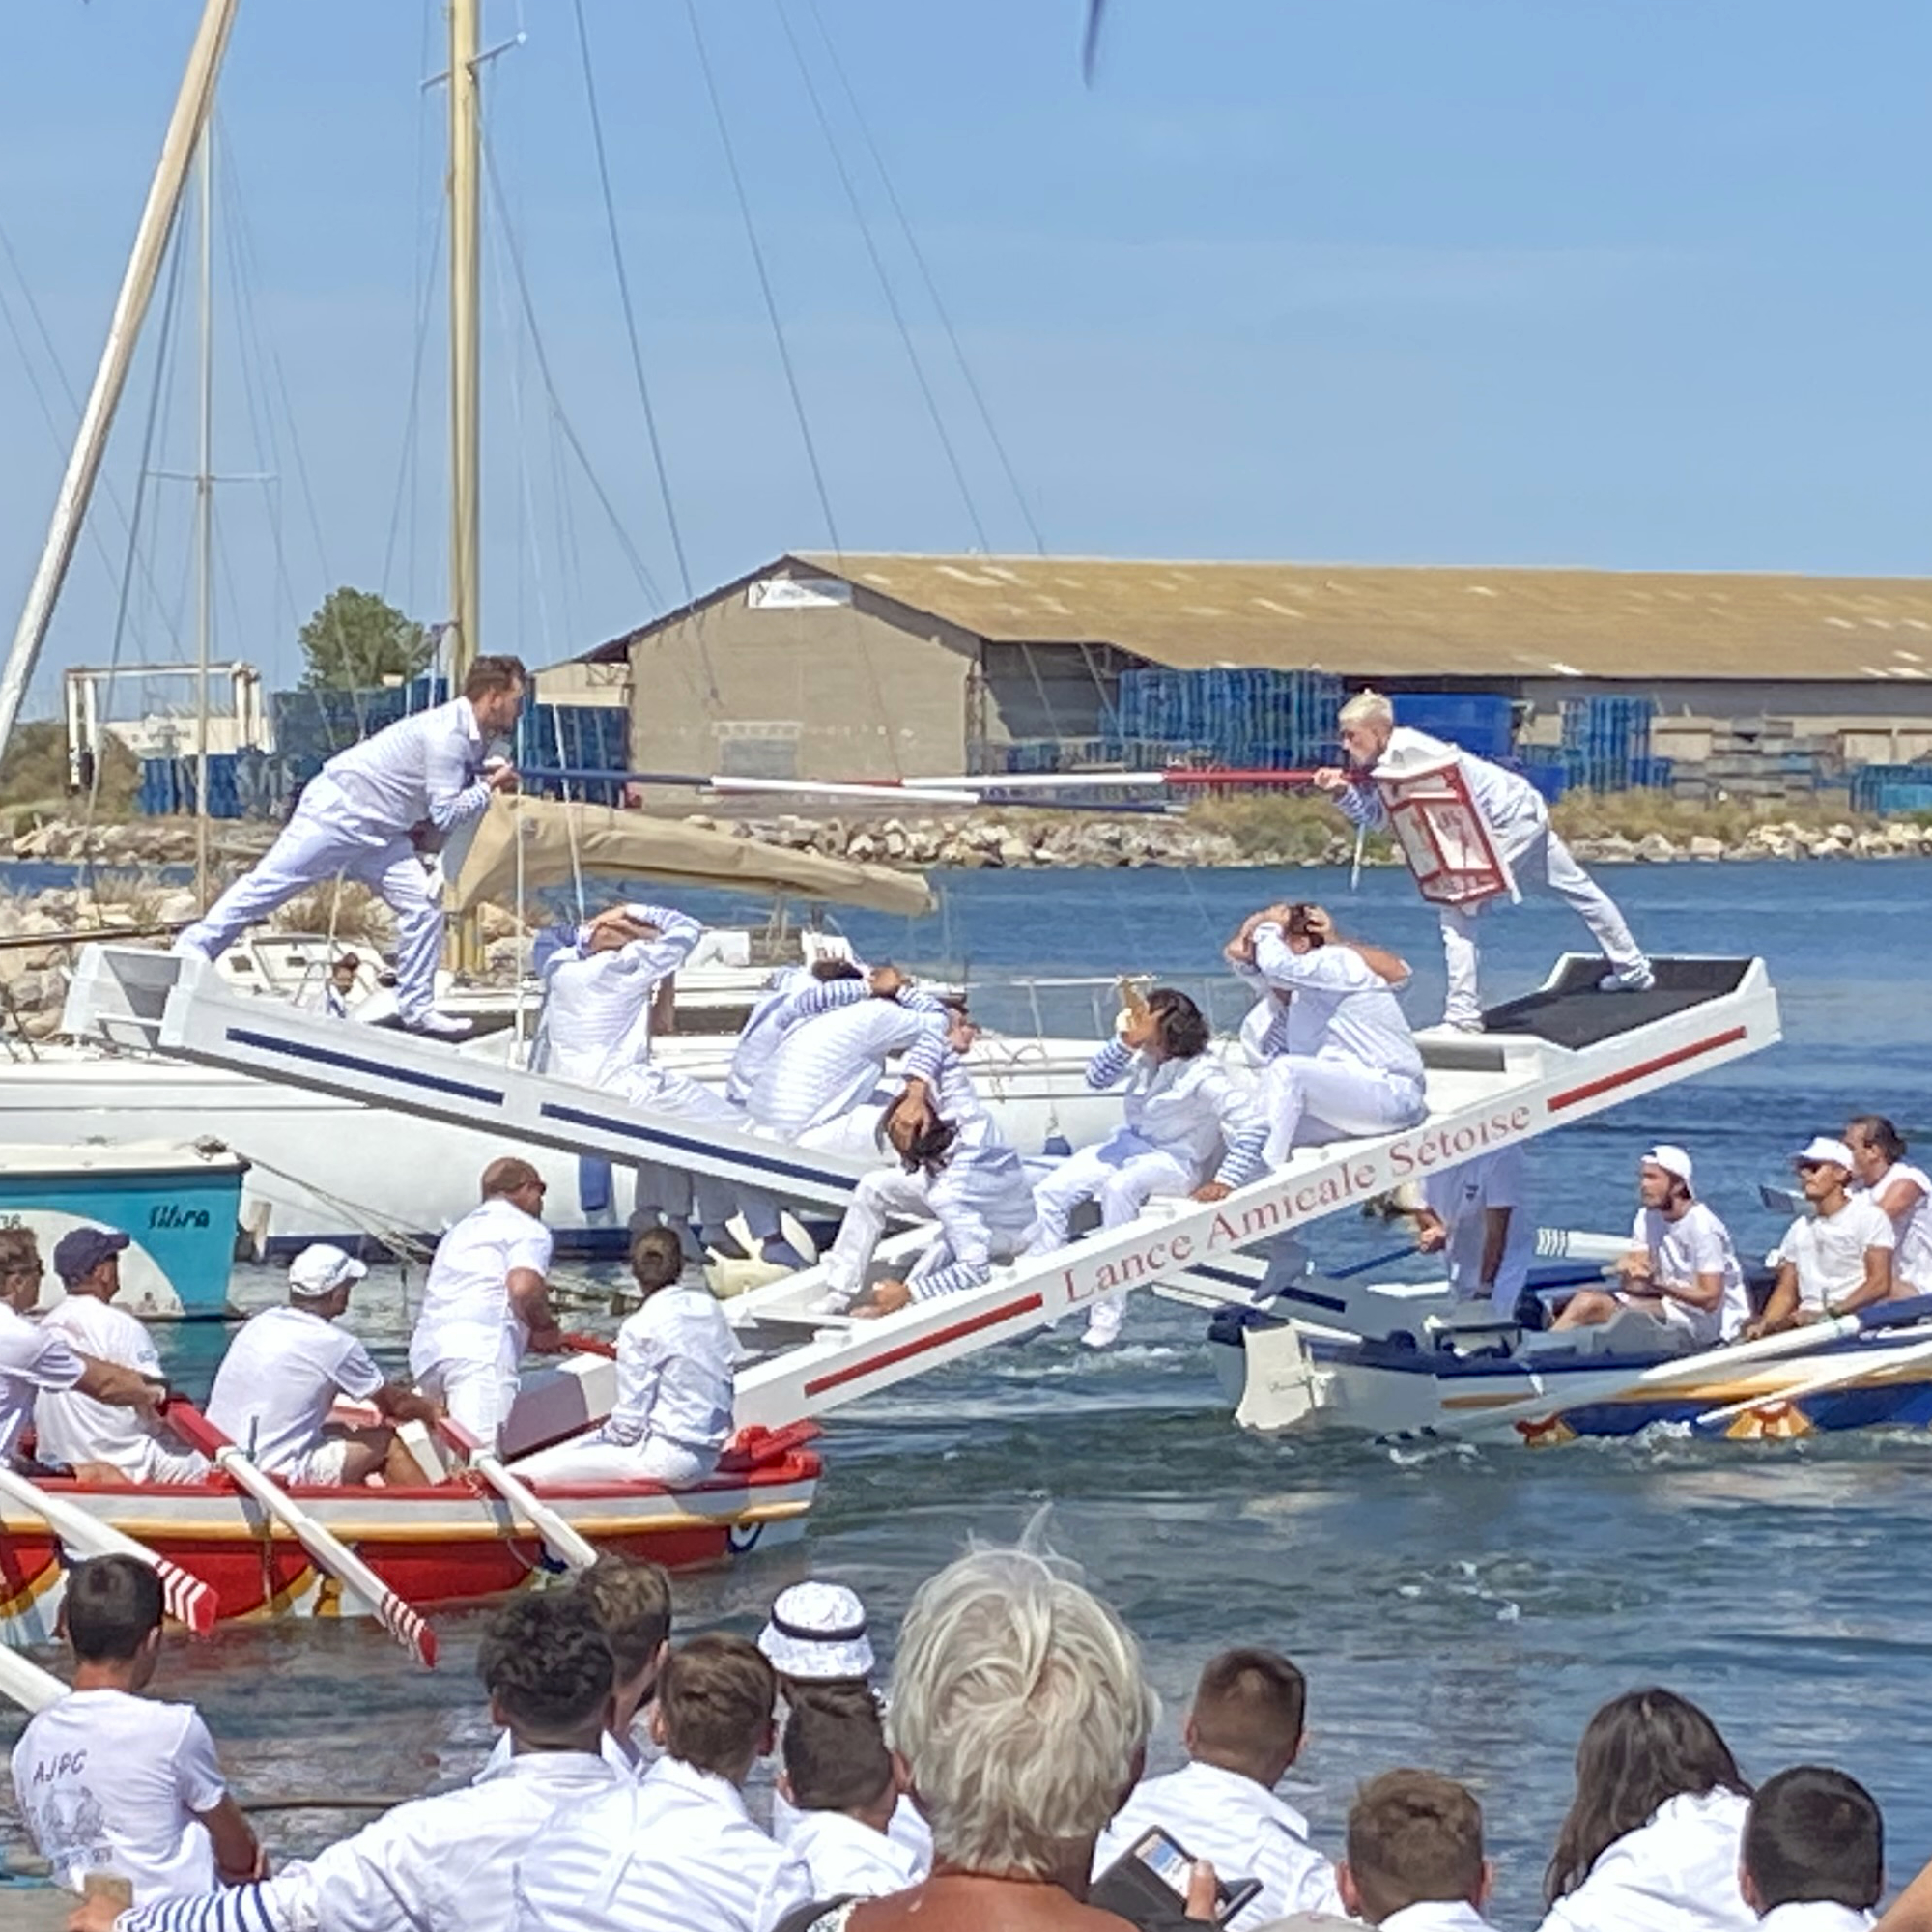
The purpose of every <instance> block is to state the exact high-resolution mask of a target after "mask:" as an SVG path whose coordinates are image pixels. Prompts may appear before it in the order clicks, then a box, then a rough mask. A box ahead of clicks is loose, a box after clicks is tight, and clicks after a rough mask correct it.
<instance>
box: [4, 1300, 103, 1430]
mask: <svg viewBox="0 0 1932 1932" xmlns="http://www.w3.org/2000/svg"><path fill="white" fill-rule="evenodd" d="M86 1373H87V1364H86V1363H85V1362H83V1361H82V1360H81V1359H80V1357H79V1356H78V1355H76V1354H75V1353H74V1351H73V1350H71V1349H70V1348H69V1347H68V1345H67V1343H66V1341H65V1339H64V1338H63V1337H62V1336H60V1335H59V1334H58V1333H56V1332H55V1331H53V1330H51V1329H47V1328H42V1327H40V1326H38V1325H36V1324H35V1323H34V1322H32V1321H28V1320H27V1319H26V1318H25V1317H24V1316H22V1315H20V1314H19V1313H18V1312H17V1311H16V1310H15V1309H14V1308H13V1307H12V1306H10V1305H9V1304H8V1303H6V1302H0V1462H5V1461H7V1460H9V1459H10V1458H11V1457H12V1456H13V1454H14V1444H15V1443H16V1442H18V1441H19V1439H20V1435H21V1433H22V1431H24V1430H25V1428H26V1426H27V1424H28V1422H29V1420H30V1419H31V1418H32V1416H33V1413H34V1395H35V1392H36V1391H37V1390H40V1389H71V1388H72V1387H73V1385H74V1383H76V1382H77V1381H79V1379H80V1378H81V1377H82V1376H84V1375H85V1374H86Z"/></svg>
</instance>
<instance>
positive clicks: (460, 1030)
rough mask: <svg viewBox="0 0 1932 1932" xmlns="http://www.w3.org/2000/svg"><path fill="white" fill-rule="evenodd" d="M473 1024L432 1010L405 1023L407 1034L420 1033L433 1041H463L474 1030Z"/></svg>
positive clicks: (419, 1014) (404, 1027) (404, 1029)
mask: <svg viewBox="0 0 1932 1932" xmlns="http://www.w3.org/2000/svg"><path fill="white" fill-rule="evenodd" d="M473 1024H474V1023H473V1022H472V1021H469V1020H460V1019H457V1018H455V1017H454V1016H453V1015H452V1014H449V1013H439V1012H437V1011H435V1010H434V1009H432V1010H431V1011H429V1012H426V1013H418V1014H417V1015H416V1016H415V1018H414V1019H412V1020H405V1021H404V1022H403V1031H404V1032H405V1033H419V1034H422V1035H423V1036H425V1037H428V1038H431V1039H461V1038H462V1037H463V1036H464V1035H465V1034H467V1033H469V1032H470V1031H471V1030H472V1027H473Z"/></svg>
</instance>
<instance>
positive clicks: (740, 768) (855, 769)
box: [631, 580, 978, 781]
mask: <svg viewBox="0 0 1932 1932" xmlns="http://www.w3.org/2000/svg"><path fill="white" fill-rule="evenodd" d="M772 582H773V581H772V580H766V581H764V582H760V583H753V584H752V585H750V586H749V587H742V588H739V589H737V590H734V591H731V592H727V593H726V594H725V596H723V597H720V598H718V599H716V600H714V601H713V602H712V603H711V604H710V605H708V606H706V607H704V608H702V609H700V610H698V611H694V612H692V613H691V614H690V615H688V616H685V617H681V618H678V619H676V620H674V621H673V622H671V623H669V624H668V625H666V626H665V627H664V628H663V629H662V630H660V631H659V632H657V633H656V634H655V635H653V636H652V637H650V638H648V639H642V640H640V641H639V642H638V643H636V644H634V645H633V646H632V647H631V762H632V765H633V767H634V768H635V769H637V770H639V771H700V772H724V773H728V774H730V775H732V776H734V777H744V778H798V779H817V780H835V781H836V780H839V779H889V778H897V777H900V776H902V775H906V774H918V773H934V772H956V771H960V770H963V769H964V766H965V759H966V711H967V696H968V685H969V681H970V678H971V674H972V672H973V669H974V664H975V659H976V657H977V646H978V640H977V639H966V638H964V637H962V636H957V635H953V634H951V632H950V627H948V626H946V625H945V624H943V623H941V622H940V621H939V620H938V619H934V618H922V619H920V620H918V621H919V628H918V629H912V628H908V627H907V626H906V625H904V624H903V623H901V622H899V621H897V620H896V615H895V607H893V606H890V605H886V604H884V603H883V602H882V601H881V600H878V599H875V598H873V597H871V596H870V595H869V594H868V593H867V592H866V591H864V590H863V589H861V590H859V591H857V592H856V593H854V592H852V591H851V590H850V588H849V586H844V585H838V586H837V591H836V592H835V590H834V587H833V586H832V585H831V584H830V583H829V582H828V583H827V585H826V587H825V589H824V591H823V592H822V593H821V594H820V595H819V597H818V598H817V599H816V601H814V595H813V592H812V591H811V589H810V586H806V587H797V586H795V585H793V584H792V583H791V581H790V580H784V581H782V582H783V587H781V588H776V589H775V588H772V587H771V585H772Z"/></svg>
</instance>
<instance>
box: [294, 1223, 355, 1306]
mask: <svg viewBox="0 0 1932 1932" xmlns="http://www.w3.org/2000/svg"><path fill="white" fill-rule="evenodd" d="M368 1272H369V1270H368V1269H367V1268H366V1267H364V1266H363V1265H362V1264H361V1263H360V1262H358V1261H357V1260H356V1259H355V1256H353V1255H347V1254H344V1253H343V1251H342V1250H341V1249H340V1248H338V1247H333V1246H331V1245H330V1244H329V1243H328V1242H327V1241H311V1242H310V1243H309V1244H308V1246H307V1247H305V1248H304V1249H303V1250H302V1251H301V1253H300V1254H298V1256H297V1257H296V1258H295V1260H294V1261H292V1262H291V1263H290V1264H289V1302H290V1304H291V1306H293V1307H296V1308H305V1309H307V1310H308V1312H309V1313H310V1314H311V1315H320V1316H321V1317H322V1319H323V1320H324V1321H334V1320H336V1318H337V1317H338V1316H340V1315H342V1314H343V1313H344V1312H345V1311H346V1310H347V1309H348V1307H349V1294H350V1291H351V1290H352V1289H354V1288H355V1284H356V1283H357V1282H358V1281H360V1280H361V1279H362V1277H363V1276H364V1275H365V1274H367V1273H368Z"/></svg>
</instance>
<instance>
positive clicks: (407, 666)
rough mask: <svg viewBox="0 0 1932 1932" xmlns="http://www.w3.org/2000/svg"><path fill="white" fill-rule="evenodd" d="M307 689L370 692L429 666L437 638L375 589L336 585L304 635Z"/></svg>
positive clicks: (303, 686)
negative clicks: (432, 636)
mask: <svg viewBox="0 0 1932 1932" xmlns="http://www.w3.org/2000/svg"><path fill="white" fill-rule="evenodd" d="M299 642H300V644H301V652H302V661H303V663H304V665H305V666H306V667H307V668H305V669H304V670H303V672H302V689H303V690H304V691H325V690H335V691H343V690H354V691H367V690H372V689H374V688H375V687H377V686H379V685H383V684H386V683H391V682H393V681H395V680H396V679H399V678H400V679H403V680H405V681H407V680H408V679H410V678H412V677H419V676H421V674H422V673H423V672H424V671H425V670H427V669H428V668H429V663H430V660H431V658H432V657H434V656H435V654H436V642H435V639H432V638H431V636H430V634H429V632H428V631H427V630H426V629H424V627H423V626H422V625H420V624H418V623H416V622H415V621H414V620H413V619H412V618H409V617H406V616H404V615H403V613H402V612H401V611H398V610H397V609H396V607H395V606H394V605H393V604H391V603H388V602H387V601H386V600H385V599H384V598H382V597H379V596H378V595H377V594H376V593H375V591H373V590H354V589H352V588H350V586H349V585H348V584H346V583H345V584H343V585H342V586H341V587H340V588H339V589H335V590H331V591H330V592H329V593H328V595H327V597H325V598H324V599H323V600H322V602H321V604H320V605H318V606H317V608H316V612H315V615H314V616H312V617H311V618H310V619H309V620H308V622H307V623H306V624H304V625H303V626H302V627H301V631H300V634H299Z"/></svg>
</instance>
